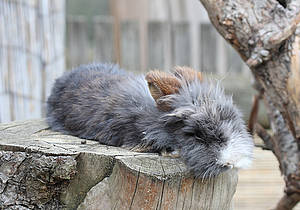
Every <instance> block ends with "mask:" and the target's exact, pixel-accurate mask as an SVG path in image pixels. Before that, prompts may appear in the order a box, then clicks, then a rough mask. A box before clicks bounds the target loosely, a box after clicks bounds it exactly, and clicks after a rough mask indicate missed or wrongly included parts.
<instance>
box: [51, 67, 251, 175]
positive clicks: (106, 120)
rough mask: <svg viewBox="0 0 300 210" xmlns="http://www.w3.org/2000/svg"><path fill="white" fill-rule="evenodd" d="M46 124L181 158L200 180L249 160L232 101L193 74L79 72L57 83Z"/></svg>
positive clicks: (248, 148) (180, 70)
mask: <svg viewBox="0 0 300 210" xmlns="http://www.w3.org/2000/svg"><path fill="white" fill-rule="evenodd" d="M47 122H48V124H49V125H50V127H51V128H52V129H53V130H55V131H60V132H63V133H65V134H70V135H74V136H78V137H80V138H85V139H91V140H97V141H99V142H100V143H102V144H106V145H112V146H117V147H124V148H128V149H132V150H134V151H140V152H160V153H162V154H167V155H168V154H169V155H171V156H179V157H180V158H181V159H182V160H183V161H184V162H185V164H186V165H187V167H188V169H189V170H190V171H191V172H192V173H193V174H194V176H195V177H201V178H207V177H213V176H216V175H218V174H220V173H221V172H223V171H226V170H228V169H231V168H233V167H234V168H244V167H248V165H249V164H250V163H251V161H252V153H253V140H252V137H251V135H250V134H249V133H248V132H247V129H246V126H245V123H244V121H243V120H242V116H241V113H240V111H239V110H238V109H237V108H236V106H235V105H234V104H233V101H232V99H231V97H227V96H225V94H224V91H223V89H222V88H221V87H220V85H219V83H218V82H212V81H205V80H204V79H203V78H202V75H201V73H200V72H197V71H195V70H193V69H190V68H188V67H175V68H174V70H173V72H171V73H165V72H160V71H151V72H149V73H148V74H147V75H146V76H145V75H139V76H137V75H134V74H132V73H129V72H126V71H124V70H123V69H120V68H119V67H118V66H117V65H114V64H89V65H82V66H79V67H78V68H75V69H74V70H72V71H70V72H67V73H65V74H64V75H63V76H62V77H60V78H58V79H57V80H56V81H55V84H54V87H53V89H52V92H51V95H50V96H49V98H48V101H47Z"/></svg>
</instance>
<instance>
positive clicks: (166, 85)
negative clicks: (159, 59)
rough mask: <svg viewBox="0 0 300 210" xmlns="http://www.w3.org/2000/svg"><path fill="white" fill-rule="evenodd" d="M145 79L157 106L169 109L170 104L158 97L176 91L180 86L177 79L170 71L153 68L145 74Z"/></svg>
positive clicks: (165, 109)
mask: <svg viewBox="0 0 300 210" xmlns="http://www.w3.org/2000/svg"><path fill="white" fill-rule="evenodd" d="M146 81H147V82H148V86H149V90H150V93H151V95H152V97H153V99H154V100H155V101H156V103H157V106H158V108H159V109H161V110H164V111H167V110H170V105H168V104H167V102H162V101H160V100H159V99H160V98H161V97H163V96H166V95H171V94H174V93H178V91H179V88H180V87H181V85H180V81H179V79H178V78H177V77H175V76H174V75H172V74H170V73H166V72H161V71H158V70H154V71H150V72H149V73H147V74H146Z"/></svg>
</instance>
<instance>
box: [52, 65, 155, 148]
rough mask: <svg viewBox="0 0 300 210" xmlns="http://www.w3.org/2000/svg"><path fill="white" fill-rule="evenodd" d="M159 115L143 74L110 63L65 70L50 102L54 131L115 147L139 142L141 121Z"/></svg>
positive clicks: (54, 88) (53, 90) (57, 81)
mask: <svg viewBox="0 0 300 210" xmlns="http://www.w3.org/2000/svg"><path fill="white" fill-rule="evenodd" d="M157 114H158V112H157V109H156V107H155V102H154V100H153V98H152V97H151V95H150V92H149V89H148V86H147V82H146V81H145V79H144V77H143V76H135V75H133V74H131V73H127V72H125V71H124V70H122V69H119V67H118V66H117V65H110V64H90V65H84V66H80V67H78V68H76V69H74V70H73V71H71V72H68V73H66V74H65V75H63V76H62V77H60V78H58V79H57V80H56V82H55V84H54V87H53V89H52V92H51V95H50V97H49V98H48V101H47V121H48V124H49V125H50V127H51V128H52V129H53V130H56V131H60V132H63V133H66V134H71V135H75V136H78V137H81V138H86V139H92V140H99V141H100V142H101V143H104V144H108V145H114V146H122V145H126V146H135V145H137V144H139V143H140V141H141V139H142V132H143V131H139V129H140V128H139V127H140V123H139V121H142V120H143V118H145V115H150V116H152V117H153V116H155V115H157Z"/></svg>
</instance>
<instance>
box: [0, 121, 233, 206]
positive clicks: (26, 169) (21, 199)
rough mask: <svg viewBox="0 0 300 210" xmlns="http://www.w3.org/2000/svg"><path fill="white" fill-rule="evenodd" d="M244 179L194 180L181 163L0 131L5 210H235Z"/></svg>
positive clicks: (9, 127) (39, 125) (27, 127)
mask: <svg viewBox="0 0 300 210" xmlns="http://www.w3.org/2000/svg"><path fill="white" fill-rule="evenodd" d="M236 185H237V171H236V170H230V171H228V172H226V173H223V174H221V175H220V176H218V177H216V178H214V179H209V180H201V179H195V178H193V176H191V175H190V174H189V172H188V170H187V169H186V167H185V165H184V163H183V162H181V161H180V160H179V159H174V158H167V157H161V156H159V155H158V154H151V153H137V152H131V151H127V150H125V149H122V148H117V147H110V146H105V145H100V144H99V143H98V142H95V141H89V140H83V139H79V138H76V137H73V136H67V135H62V134H60V133H57V132H53V131H51V130H50V129H49V128H48V126H47V124H46V123H45V122H44V121H43V120H33V121H25V122H14V123H9V124H2V125H0V209H79V210H82V209H91V210H92V209H108V210H109V209H132V210H134V209H201V210H203V209H206V210H210V209H218V210H219V209H220V210H222V209H224V210H227V209H232V203H231V200H232V198H233V195H234V193H235V189H236Z"/></svg>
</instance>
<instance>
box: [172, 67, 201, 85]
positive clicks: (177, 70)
mask: <svg viewBox="0 0 300 210" xmlns="http://www.w3.org/2000/svg"><path fill="white" fill-rule="evenodd" d="M173 74H174V75H175V76H176V77H178V78H179V79H180V80H185V81H186V82H187V83H189V82H193V81H195V80H199V81H200V82H201V81H202V80H203V77H202V74H201V72H198V71H196V70H195V69H192V68H190V67H187V66H175V67H174V72H173Z"/></svg>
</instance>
